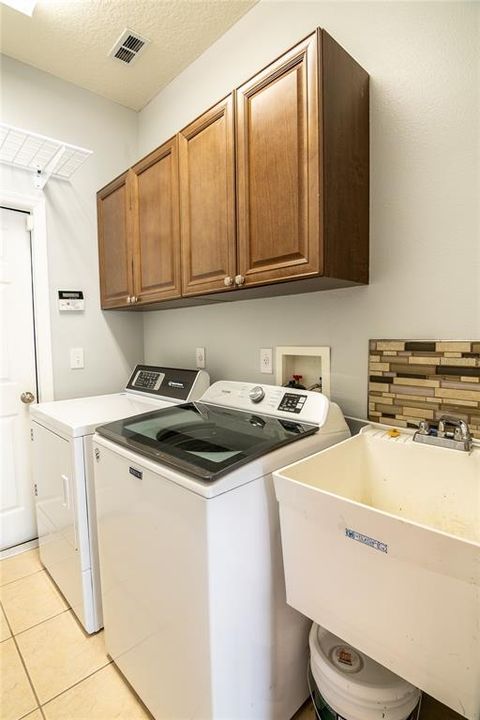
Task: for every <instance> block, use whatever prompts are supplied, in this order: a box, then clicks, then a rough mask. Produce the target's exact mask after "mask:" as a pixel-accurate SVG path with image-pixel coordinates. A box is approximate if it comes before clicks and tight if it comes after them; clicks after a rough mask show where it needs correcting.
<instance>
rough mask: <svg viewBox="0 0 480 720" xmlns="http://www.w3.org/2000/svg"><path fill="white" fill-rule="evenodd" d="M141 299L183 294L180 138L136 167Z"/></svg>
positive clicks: (137, 281) (136, 255) (137, 282)
mask: <svg viewBox="0 0 480 720" xmlns="http://www.w3.org/2000/svg"><path fill="white" fill-rule="evenodd" d="M132 173H133V181H132V185H133V190H132V195H133V203H132V205H133V208H132V209H133V216H134V222H133V227H134V275H135V282H134V287H135V296H136V298H137V303H142V302H153V301H156V300H163V299H167V298H174V297H179V296H180V232H179V205H178V159H177V140H176V138H172V139H171V140H169V141H168V142H166V143H165V144H164V145H162V146H161V147H160V148H158V149H157V150H155V151H154V152H153V153H151V154H150V155H149V156H148V157H146V158H145V159H144V160H142V161H141V162H139V163H138V164H137V165H135V166H134V167H133V168H132Z"/></svg>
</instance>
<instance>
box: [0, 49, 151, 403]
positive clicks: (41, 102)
mask: <svg viewBox="0 0 480 720" xmlns="http://www.w3.org/2000/svg"><path fill="white" fill-rule="evenodd" d="M1 93H2V121H3V122H6V123H8V124H11V125H15V126H17V127H20V128H26V129H28V130H31V131H33V132H37V133H41V134H44V135H48V136H50V137H54V138H58V139H61V140H65V141H66V142H70V143H73V144H74V145H80V146H82V147H86V148H89V149H91V150H93V151H94V152H93V155H92V156H91V157H90V158H89V159H88V160H87V162H86V163H85V165H84V166H83V167H81V168H80V169H79V170H78V172H77V174H76V175H74V176H73V178H72V181H71V182H63V181H61V180H55V179H52V180H50V182H49V183H48V184H47V186H46V187H45V193H44V194H45V198H46V203H47V234H48V267H49V281H50V302H51V324H52V353H53V365H54V387H55V398H56V399H62V398H67V397H80V396H84V395H90V394H98V393H106V392H114V391H117V390H120V389H121V388H122V387H123V386H124V384H125V380H126V377H127V376H128V373H129V370H130V368H131V366H132V365H134V364H135V362H138V361H139V360H142V358H143V327H142V320H141V318H139V317H138V316H134V315H129V314H127V313H121V312H112V311H110V312H107V313H103V312H102V311H101V310H100V298H99V283H98V254H97V227H96V200H95V193H96V191H97V190H98V188H100V187H102V185H104V184H105V183H106V182H108V181H109V180H111V179H112V178H114V177H115V175H118V174H119V173H120V172H122V171H123V170H124V169H125V168H126V167H128V166H129V165H130V164H131V163H132V162H134V161H135V160H136V159H137V158H138V150H137V122H138V116H137V113H135V112H134V111H133V110H127V109H126V108H124V107H121V106H120V105H118V104H116V103H113V102H111V101H110V100H105V99H103V98H101V97H99V96H98V95H94V94H93V93H91V92H88V91H86V90H81V89H80V88H78V87H75V86H74V85H72V84H70V83H66V82H64V81H62V80H59V79H57V78H55V77H53V76H52V75H49V74H47V73H44V72H41V71H39V70H36V69H34V68H32V67H29V66H28V65H24V64H22V63H19V62H17V61H15V60H13V59H11V58H8V57H3V58H2V87H1ZM0 186H1V187H2V188H6V189H8V190H10V191H15V192H18V193H25V194H27V195H32V194H34V190H33V184H32V177H31V175H29V174H28V173H26V172H24V171H22V170H11V169H10V168H6V167H5V166H1V168H0ZM58 289H63V290H83V291H84V292H85V298H86V300H85V312H84V313H81V314H77V313H63V314H60V313H59V312H58V310H57V304H56V291H57V290H58ZM71 347H83V348H84V350H85V369H83V370H70V366H69V361H70V357H69V352H70V348H71Z"/></svg>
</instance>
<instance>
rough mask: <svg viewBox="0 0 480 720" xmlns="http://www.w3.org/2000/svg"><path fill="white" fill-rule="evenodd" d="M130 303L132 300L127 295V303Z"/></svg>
mask: <svg viewBox="0 0 480 720" xmlns="http://www.w3.org/2000/svg"><path fill="white" fill-rule="evenodd" d="M131 302H132V298H131V297H130V295H128V296H127V303H128V304H129V305H130V303H131Z"/></svg>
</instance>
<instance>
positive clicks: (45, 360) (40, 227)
mask: <svg viewBox="0 0 480 720" xmlns="http://www.w3.org/2000/svg"><path fill="white" fill-rule="evenodd" d="M0 204H1V205H3V206H4V207H7V208H8V207H9V208H11V209H12V210H26V211H27V212H29V213H30V214H31V216H32V218H33V229H32V230H31V231H30V232H31V238H32V243H31V248H32V286H33V321H34V326H35V355H36V366H37V379H38V398H37V401H39V402H46V401H49V400H54V387H53V358H52V332H51V322H50V294H49V283H48V257H47V212H46V203H45V198H44V197H43V196H39V195H25V194H23V193H16V192H10V191H7V190H0Z"/></svg>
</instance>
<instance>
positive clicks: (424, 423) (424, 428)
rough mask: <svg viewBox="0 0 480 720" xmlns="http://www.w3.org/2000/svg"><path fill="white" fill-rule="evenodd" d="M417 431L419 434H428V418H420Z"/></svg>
mask: <svg viewBox="0 0 480 720" xmlns="http://www.w3.org/2000/svg"><path fill="white" fill-rule="evenodd" d="M417 432H418V433H420V435H430V423H429V422H428V420H420V422H419V423H418V431H417Z"/></svg>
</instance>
